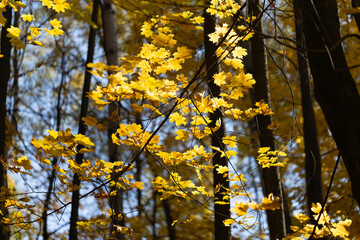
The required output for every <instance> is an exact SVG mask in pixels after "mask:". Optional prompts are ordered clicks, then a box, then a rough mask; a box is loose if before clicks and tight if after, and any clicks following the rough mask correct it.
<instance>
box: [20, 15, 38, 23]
mask: <svg viewBox="0 0 360 240" xmlns="http://www.w3.org/2000/svg"><path fill="white" fill-rule="evenodd" d="M21 18H22V20H23V21H28V22H31V21H33V20H35V18H34V16H33V15H31V14H23V15H21Z"/></svg>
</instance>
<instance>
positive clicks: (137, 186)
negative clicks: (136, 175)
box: [133, 182, 144, 190]
mask: <svg viewBox="0 0 360 240" xmlns="http://www.w3.org/2000/svg"><path fill="white" fill-rule="evenodd" d="M143 185H144V183H142V182H135V183H134V184H133V187H134V188H137V189H140V190H141V189H144V187H143Z"/></svg>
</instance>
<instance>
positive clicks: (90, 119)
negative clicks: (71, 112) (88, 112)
mask: <svg viewBox="0 0 360 240" xmlns="http://www.w3.org/2000/svg"><path fill="white" fill-rule="evenodd" d="M81 120H83V121H84V124H85V125H88V126H90V127H94V126H95V125H96V123H97V120H96V118H94V117H91V116H87V117H83V118H82V119H81Z"/></svg>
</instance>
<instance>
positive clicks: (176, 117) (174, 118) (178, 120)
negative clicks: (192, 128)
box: [170, 112, 186, 126]
mask: <svg viewBox="0 0 360 240" xmlns="http://www.w3.org/2000/svg"><path fill="white" fill-rule="evenodd" d="M170 122H175V125H176V126H179V125H181V124H184V125H186V118H185V117H183V116H182V115H180V114H179V113H177V112H176V113H172V114H171V115H170Z"/></svg>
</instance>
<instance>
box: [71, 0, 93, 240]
mask: <svg viewBox="0 0 360 240" xmlns="http://www.w3.org/2000/svg"><path fill="white" fill-rule="evenodd" d="M99 4H100V2H99V0H94V3H93V12H92V16H91V21H93V22H94V23H95V24H97V19H98V11H99ZM95 36H96V32H95V29H94V28H92V27H90V32H89V40H88V53H87V58H86V64H88V63H91V62H93V57H94V49H95ZM89 70H90V69H89V68H88V67H87V66H86V68H85V76H84V86H83V93H82V96H81V108H80V116H79V134H83V135H85V132H86V126H85V124H84V121H83V120H82V118H83V117H86V115H87V111H88V105H89V99H88V97H86V94H87V93H88V92H89V91H90V83H91V73H89ZM80 149H81V146H79V148H78V150H80ZM75 160H76V163H77V164H81V163H82V162H83V154H82V153H77V154H76V157H75ZM73 184H74V186H80V184H81V181H80V179H79V175H78V174H77V173H75V174H74V179H73ZM79 197H80V189H79V190H76V191H74V192H73V194H72V199H71V200H72V204H71V217H70V233H69V239H70V240H77V239H78V236H77V228H76V224H77V222H78V220H79V205H80V204H79Z"/></svg>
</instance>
